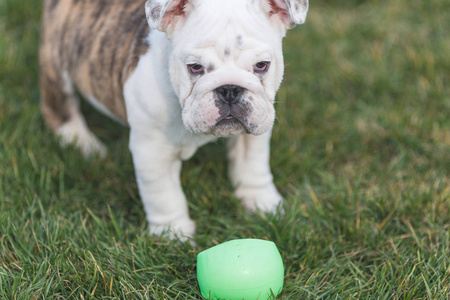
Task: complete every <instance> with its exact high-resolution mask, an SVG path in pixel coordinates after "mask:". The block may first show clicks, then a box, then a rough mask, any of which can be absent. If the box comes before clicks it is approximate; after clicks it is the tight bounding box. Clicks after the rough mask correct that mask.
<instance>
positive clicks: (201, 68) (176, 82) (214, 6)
mask: <svg viewBox="0 0 450 300" xmlns="http://www.w3.org/2000/svg"><path fill="white" fill-rule="evenodd" d="M307 10H308V1H307V0H149V1H147V3H146V14H147V19H148V23H149V25H150V27H151V28H153V29H158V30H160V31H163V32H165V33H166V34H167V36H168V38H169V40H170V42H171V43H172V47H171V53H168V55H170V59H169V61H170V65H169V66H168V67H169V72H170V76H171V81H172V84H173V86H174V90H175V92H176V93H177V96H178V97H179V99H180V103H181V106H182V112H183V113H182V115H183V122H184V124H185V126H186V128H188V129H189V130H191V131H193V132H196V133H202V134H213V135H216V136H229V135H237V134H242V133H250V134H255V135H258V134H262V133H264V132H266V131H267V130H269V129H270V128H271V127H272V125H273V122H274V119H275V110H274V107H273V103H274V98H275V93H276V91H277V90H278V87H279V85H280V83H281V80H282V77H283V69H284V65H283V57H282V49H281V48H282V47H281V41H282V38H283V37H284V35H285V33H286V30H287V29H288V28H291V27H293V26H294V25H295V24H301V23H303V22H304V21H305V18H306V13H307Z"/></svg>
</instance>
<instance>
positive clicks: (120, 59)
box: [39, 0, 308, 238]
mask: <svg viewBox="0 0 450 300" xmlns="http://www.w3.org/2000/svg"><path fill="white" fill-rule="evenodd" d="M307 11H308V1H307V0H149V1H147V2H144V1H143V0H45V1H44V9H43V17H42V25H41V39H40V50H39V64H40V88H41V111H42V114H43V117H44V119H45V122H46V124H47V125H48V127H50V128H51V129H52V130H53V131H54V132H55V133H56V135H57V136H59V137H60V141H61V142H62V143H63V144H68V143H73V144H75V145H76V146H78V147H79V148H80V149H81V151H82V152H83V153H84V155H86V156H89V155H91V154H95V153H97V154H99V155H101V156H104V155H105V153H106V150H105V147H104V146H103V145H102V143H101V142H100V141H99V140H98V139H97V138H96V137H95V136H94V135H93V134H92V132H91V131H90V130H89V129H88V127H87V125H86V122H85V120H84V118H83V116H82V114H81V112H80V109H79V100H78V99H77V95H82V97H83V98H85V99H86V100H87V101H88V102H90V103H91V104H92V105H93V106H94V107H96V108H97V109H99V110H100V111H101V112H103V113H104V114H106V115H108V116H110V117H111V118H113V119H115V120H117V121H119V122H121V123H123V124H125V125H127V126H129V128H130V140H129V148H130V151H131V154H132V157H133V163H134V167H135V173H136V180H137V183H138V188H139V193H140V196H141V199H142V202H143V205H144V208H145V212H146V216H147V220H148V223H149V228H150V232H151V233H152V234H157V235H161V234H165V235H167V236H169V237H171V238H175V237H182V238H189V237H192V236H193V234H194V233H195V223H194V221H193V220H192V219H191V218H190V216H189V211H188V206H187V201H186V197H185V195H184V193H183V190H182V187H181V184H180V171H181V163H182V161H183V160H187V159H189V158H190V157H191V156H192V155H193V154H194V153H195V151H196V149H197V148H199V147H200V146H202V145H204V144H206V143H208V142H211V141H214V140H216V139H217V138H222V137H223V138H227V148H228V159H229V176H230V178H231V183H232V185H233V187H234V188H235V194H236V196H237V198H239V199H240V200H241V201H242V204H243V206H244V207H245V208H246V209H247V210H248V211H261V212H276V211H277V209H279V207H280V204H282V197H281V195H280V194H279V192H278V191H277V189H276V187H275V185H274V183H273V176H272V173H271V170H270V166H269V152H270V148H269V141H270V136H271V131H272V126H273V123H274V119H275V110H274V99H275V94H276V92H277V90H278V88H279V86H280V84H281V81H282V77H283V72H284V64H283V55H282V39H283V37H284V36H285V34H286V31H287V30H288V29H290V28H292V27H293V26H294V25H296V24H302V23H304V22H305V18H306V14H307Z"/></svg>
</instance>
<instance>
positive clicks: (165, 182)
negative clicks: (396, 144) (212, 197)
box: [130, 130, 195, 239]
mask: <svg viewBox="0 0 450 300" xmlns="http://www.w3.org/2000/svg"><path fill="white" fill-rule="evenodd" d="M130 150H131V153H132V155H133V162H134V167H135V171H136V179H137V183H138V187H139V193H140V195H141V199H142V202H143V204H144V208H145V212H146V215H147V220H148V222H149V226H150V233H151V234H156V235H161V234H165V235H168V236H169V237H170V238H174V237H175V236H178V237H180V238H182V239H184V238H189V237H192V235H193V234H194V232H195V223H194V222H193V221H192V220H191V218H190V217H189V212H188V206H187V202H186V197H185V196H184V193H183V190H182V188H181V183H180V171H181V159H180V149H179V148H178V147H175V146H173V145H170V144H169V143H167V142H166V141H165V139H164V137H163V136H162V135H161V134H158V133H156V134H155V132H154V131H153V132H151V133H148V132H147V133H139V132H135V131H133V130H131V134H130Z"/></svg>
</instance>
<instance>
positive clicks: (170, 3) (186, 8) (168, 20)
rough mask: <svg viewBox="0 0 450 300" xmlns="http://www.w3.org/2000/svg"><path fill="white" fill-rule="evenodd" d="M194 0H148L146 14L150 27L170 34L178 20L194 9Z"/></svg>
mask: <svg viewBox="0 0 450 300" xmlns="http://www.w3.org/2000/svg"><path fill="white" fill-rule="evenodd" d="M191 2H192V0H148V1H147V2H146V3H145V14H146V16H147V22H148V25H149V26H150V28H152V29H158V30H160V31H164V32H166V33H167V34H169V35H170V33H171V32H172V31H173V29H174V28H175V26H176V25H177V23H178V22H180V21H182V20H184V19H185V18H186V16H187V15H188V14H189V12H190V11H191V10H192V3H191Z"/></svg>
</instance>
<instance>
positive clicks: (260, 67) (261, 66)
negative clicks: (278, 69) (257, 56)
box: [253, 61, 270, 73]
mask: <svg viewBox="0 0 450 300" xmlns="http://www.w3.org/2000/svg"><path fill="white" fill-rule="evenodd" d="M269 66H270V61H260V62H259V63H257V64H256V65H255V66H254V67H253V71H255V72H256V73H264V72H267V70H269Z"/></svg>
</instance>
